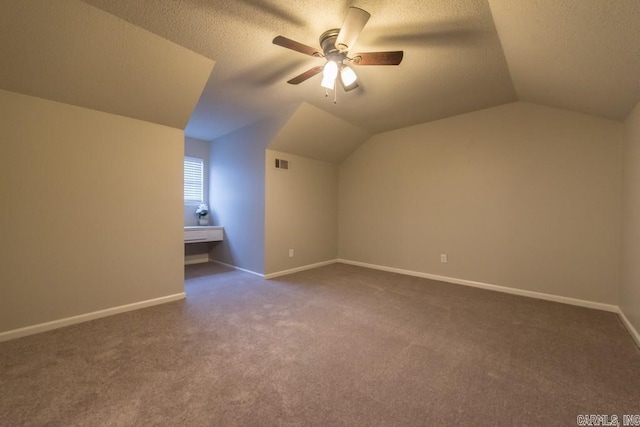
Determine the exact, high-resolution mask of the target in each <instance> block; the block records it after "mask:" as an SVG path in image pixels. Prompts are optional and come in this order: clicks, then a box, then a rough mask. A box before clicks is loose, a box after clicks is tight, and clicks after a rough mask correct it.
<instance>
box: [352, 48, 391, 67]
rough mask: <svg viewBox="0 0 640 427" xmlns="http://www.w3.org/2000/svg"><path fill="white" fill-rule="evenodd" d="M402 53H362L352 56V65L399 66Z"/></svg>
mask: <svg viewBox="0 0 640 427" xmlns="http://www.w3.org/2000/svg"><path fill="white" fill-rule="evenodd" d="M403 56H404V52H403V51H401V50H397V51H393V52H364V53H356V54H355V55H353V60H352V63H353V64H355V65H399V64H400V63H401V62H402V57H403Z"/></svg>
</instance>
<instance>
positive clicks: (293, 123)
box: [268, 102, 370, 163]
mask: <svg viewBox="0 0 640 427" xmlns="http://www.w3.org/2000/svg"><path fill="white" fill-rule="evenodd" d="M369 136H370V134H369V133H368V132H367V131H365V130H363V129H361V128H359V127H357V126H355V125H353V124H351V123H349V122H347V121H345V120H343V119H341V118H338V117H336V116H333V115H331V114H329V113H327V112H326V111H323V110H321V109H319V108H317V107H314V106H313V105H310V104H307V103H306V102H305V103H302V104H301V105H300V106H299V107H298V109H297V110H296V111H295V112H294V113H293V115H292V116H291V117H290V119H289V120H288V121H287V123H286V124H285V125H284V126H283V127H282V129H281V130H280V132H278V134H277V135H276V136H275V138H273V140H272V141H271V143H270V144H269V147H268V148H269V149H271V150H276V151H282V152H285V153H291V154H297V155H299V156H303V157H308V158H311V159H315V160H321V161H325V162H330V163H340V162H342V160H344V159H345V158H347V156H348V155H349V154H351V153H352V152H353V151H354V150H355V149H356V148H357V147H358V146H359V145H360V144H362V143H363V142H364V141H365V140H367V138H369Z"/></svg>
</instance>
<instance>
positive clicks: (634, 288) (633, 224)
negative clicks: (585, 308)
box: [620, 103, 640, 331]
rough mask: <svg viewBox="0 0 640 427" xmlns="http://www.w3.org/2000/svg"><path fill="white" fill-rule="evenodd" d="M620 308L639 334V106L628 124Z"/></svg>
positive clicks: (624, 172) (625, 153)
mask: <svg viewBox="0 0 640 427" xmlns="http://www.w3.org/2000/svg"><path fill="white" fill-rule="evenodd" d="M625 129H626V135H625V143H624V149H623V193H622V201H623V209H622V286H621V295H620V308H621V309H622V311H623V312H624V314H625V315H626V316H627V318H628V319H629V321H630V322H631V323H632V324H633V326H634V327H635V329H636V331H640V262H639V260H640V103H638V104H637V105H636V108H635V109H634V110H633V111H632V112H631V114H629V117H627V120H626V121H625Z"/></svg>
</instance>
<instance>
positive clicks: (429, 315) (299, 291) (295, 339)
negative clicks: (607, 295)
mask: <svg viewBox="0 0 640 427" xmlns="http://www.w3.org/2000/svg"><path fill="white" fill-rule="evenodd" d="M185 274H186V278H187V280H186V291H187V299H186V300H184V301H179V302H174V303H169V304H164V305H161V306H156V307H152V308H148V309H143V310H139V311H135V312H130V313H125V314H121V315H117V316H113V317H109V318H105V319H99V320H95V321H92V322H88V323H83V324H79V325H75V326H71V327H67V328H64V329H59V330H56V331H51V332H47V333H43V334H40V335H34V336H30V337H26V338H21V339H17V340H13V341H9V342H5V343H0V398H1V399H0V425H3V426H5V425H7V426H14V425H51V426H57V425H60V426H70V425H82V426H98V425H114V426H120V425H122V426H130V425H145V426H147V425H167V426H175V425H220V426H226V425H243V426H244V425H249V426H251V425H256V426H257V425H260V426H269V425H317V426H326V425H344V426H376V425H397V426H408V425H437V424H442V425H509V426H512V425H536V426H538V425H562V426H574V425H576V417H577V416H578V415H579V414H609V415H611V414H618V415H619V416H621V415H622V414H640V350H639V349H638V348H637V347H636V346H635V343H634V342H633V340H632V338H631V336H630V335H629V334H628V333H627V331H626V330H625V328H624V326H623V325H622V323H621V322H620V320H619V319H618V317H617V316H616V315H615V314H612V313H606V312H602V311H596V310H590V309H585V308H579V307H573V306H569V305H563V304H557V303H552V302H547V301H540V300H535V299H530V298H524V297H517V296H513V295H507V294H501V293H496V292H490V291H484V290H479V289H474V288H468V287H463V286H457V285H452V284H447V283H439V282H435V281H430V280H425V279H419V278H415V277H407V276H402V275H396V274H392V273H385V272H380V271H374V270H368V269H364V268H359V267H354V266H349V265H343V264H334V265H330V266H326V267H322V268H318V269H315V270H310V271H305V272H301V273H297V274H293V275H290V276H285V277H281V278H278V279H274V280H270V281H266V280H263V279H260V278H258V277H256V276H253V275H250V274H247V273H243V272H239V271H235V270H230V269H228V268H226V267H222V266H219V265H216V264H202V265H196V266H190V267H187V268H186V273H185Z"/></svg>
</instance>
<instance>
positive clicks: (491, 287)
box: [338, 259, 620, 313]
mask: <svg viewBox="0 0 640 427" xmlns="http://www.w3.org/2000/svg"><path fill="white" fill-rule="evenodd" d="M338 262H341V263H343V264H350V265H356V266H359V267H366V268H372V269H375V270H382V271H389V272H391V273H399V274H405V275H407V276H415V277H422V278H425V279H432V280H438V281H441V282H448V283H455V284H456V285H464V286H471V287H474V288H480V289H487V290H490V291H496V292H503V293H507V294H513V295H520V296H523V297H529V298H537V299H543V300H547V301H554V302H560V303H564V304H570V305H577V306H580V307H587V308H595V309H596V310H603V311H610V312H612V313H620V309H619V308H618V306H617V305H612V304H604V303H600V302H594V301H587V300H582V299H578V298H569V297H562V296H558V295H553V294H545V293H543V292H535V291H527V290H524V289H516V288H509V287H506V286H499V285H492V284H489V283H482V282H475V281H473V280H466V279H458V278H455V277H447V276H438V275H436V274H429V273H422V272H419V271H411V270H403V269H400V268H394V267H387V266H384V265H377V264H368V263H366V262H360V261H351V260H347V259H338Z"/></svg>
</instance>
